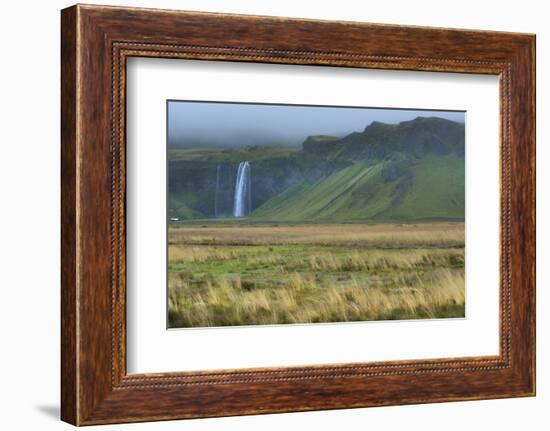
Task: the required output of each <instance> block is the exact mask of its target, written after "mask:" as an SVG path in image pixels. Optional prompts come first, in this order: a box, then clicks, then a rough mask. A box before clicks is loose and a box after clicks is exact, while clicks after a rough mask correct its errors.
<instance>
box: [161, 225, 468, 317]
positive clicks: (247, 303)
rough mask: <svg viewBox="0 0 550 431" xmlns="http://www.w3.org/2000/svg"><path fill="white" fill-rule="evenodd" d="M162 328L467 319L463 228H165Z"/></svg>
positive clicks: (330, 226)
mask: <svg viewBox="0 0 550 431" xmlns="http://www.w3.org/2000/svg"><path fill="white" fill-rule="evenodd" d="M168 241H169V247H168V262H169V263H168V320H169V322H168V323H169V327H171V328H178V327H212V326H231V325H259V324H282V323H319V322H351V321H364V320H395V319H422V318H446V317H463V316H464V293H465V292H464V224H463V223H424V224H406V225H401V224H377V225H368V224H339V225H254V224H228V225H221V224H203V225H176V226H170V227H169V231H168Z"/></svg>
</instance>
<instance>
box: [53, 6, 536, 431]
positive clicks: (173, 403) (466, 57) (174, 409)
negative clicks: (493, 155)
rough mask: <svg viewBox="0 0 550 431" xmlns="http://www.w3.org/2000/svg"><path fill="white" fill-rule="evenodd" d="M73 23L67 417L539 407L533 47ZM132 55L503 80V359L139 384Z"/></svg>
mask: <svg viewBox="0 0 550 431" xmlns="http://www.w3.org/2000/svg"><path fill="white" fill-rule="evenodd" d="M61 16H62V26H61V48H62V61H61V71H62V93H61V106H62V112H61V121H62V135H61V136H62V150H61V160H62V165H61V169H62V181H61V188H62V218H61V221H62V247H61V249H62V297H61V305H62V325H61V339H62V345H61V352H62V364H61V365H62V373H61V374H62V378H61V388H62V391H61V417H62V419H63V420H65V421H67V422H70V423H72V424H75V425H88V424H101V423H113V422H135V421H148V420H162V419H177V418H193V417H209V416H228V415H240V414H256V413H273V412H288V411H306V410H320V409H337V408H351V407H366V406H381V405H389V404H411V403H425V402H441V401H451V400H472V399H481V398H501V397H512V396H531V395H534V393H535V36H534V35H528V34H512V33H500V32H487V31H469V30H468V31H466V30H449V29H438V28H423V27H402V26H391V25H376V24H362V23H353V22H330V21H313V20H296V19H286V18H274V17H254V16H241V15H220V14H211V13H195V12H178V11H167V10H153V9H150V10H148V9H133V8H119V7H103V6H82V5H77V6H73V7H70V8H68V9H65V10H63V11H62V14H61ZM205 29H208V31H205ZM129 56H145V57H165V58H185V59H199V60H224V61H241V62H243V61H244V62H258V63H260V62H262V63H287V64H301V65H331V66H346V67H358V68H376V69H404V70H419V71H444V72H463V73H482V74H494V75H498V76H499V77H500V106H501V113H500V116H501V220H500V224H501V283H500V284H501V285H500V288H501V301H500V304H501V307H500V316H501V319H500V320H501V331H500V336H501V342H500V354H499V355H498V356H495V357H465V358H444V359H438V360H423V361H400V362H381V363H362V364H357V363H354V364H339V365H327V366H304V367H293V368H266V369H242V370H227V371H221V372H220V371H208V370H206V371H203V372H181V373H160V374H140V375H136V374H131V375H128V374H127V373H126V366H125V363H126V361H125V355H126V352H125V334H126V330H125V289H126V285H125V187H126V183H125V182H126V176H125V151H126V150H125V97H126V95H125V82H126V81H125V76H126V70H125V64H126V59H127V58H128V57H129Z"/></svg>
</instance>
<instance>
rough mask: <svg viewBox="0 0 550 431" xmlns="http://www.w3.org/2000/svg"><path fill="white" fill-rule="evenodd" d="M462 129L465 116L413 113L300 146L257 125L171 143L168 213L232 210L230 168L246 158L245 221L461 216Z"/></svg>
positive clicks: (183, 215) (196, 215) (190, 215)
mask: <svg viewBox="0 0 550 431" xmlns="http://www.w3.org/2000/svg"><path fill="white" fill-rule="evenodd" d="M322 132H323V131H322ZM464 132H465V130H464V123H462V122H457V121H452V120H449V119H445V118H440V117H422V116H419V117H417V118H415V119H412V120H408V121H402V122H399V123H398V124H388V123H384V122H380V121H373V122H370V123H368V125H365V126H364V127H363V129H362V130H357V131H353V132H351V133H348V134H346V135H344V136H334V135H328V134H326V133H319V134H312V135H310V136H307V137H305V139H303V141H302V142H301V145H299V146H296V145H294V144H290V143H289V142H290V141H288V140H287V141H282V142H280V141H278V140H277V138H276V137H275V136H271V135H270V136H269V137H267V136H264V137H261V138H260V137H258V136H256V135H257V133H256V132H254V133H251V134H249V136H248V138H247V139H248V140H244V141H243V140H240V141H239V142H240V143H239V144H238V145H237V144H236V143H232V141H231V139H229V138H228V141H227V142H225V143H223V144H224V148H219V147H218V148H216V147H217V145H212V139H211V138H209V142H206V143H205V142H203V143H202V144H201V143H198V142H197V143H196V144H194V145H191V146H184V147H180V148H177V146H171V147H169V150H168V163H169V167H168V175H169V178H168V192H169V193H168V213H169V217H172V218H178V219H180V220H185V219H205V218H214V217H216V216H217V217H220V216H230V215H231V204H232V193H233V190H234V187H235V179H234V178H235V176H236V172H237V168H238V165H239V163H240V162H243V161H248V162H250V182H251V190H252V193H251V213H250V214H249V219H250V220H258V221H262V220H264V221H273V222H277V221H296V222H300V221H319V222H337V221H338V222H341V221H364V220H378V221H386V220H387V221H390V220H403V221H413V220H431V219H438V220H440V219H447V220H463V219H464V152H465V145H464ZM203 138H204V136H203ZM197 139H199V138H197ZM245 141H246V142H247V145H243V142H245ZM221 144H222V143H220V145H221ZM220 172H221V174H220ZM220 175H221V177H220Z"/></svg>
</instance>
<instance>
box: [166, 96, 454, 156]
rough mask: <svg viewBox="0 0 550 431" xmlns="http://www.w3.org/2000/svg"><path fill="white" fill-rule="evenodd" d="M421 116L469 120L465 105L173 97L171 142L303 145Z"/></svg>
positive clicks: (183, 145)
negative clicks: (395, 105) (249, 101)
mask: <svg viewBox="0 0 550 431" xmlns="http://www.w3.org/2000/svg"><path fill="white" fill-rule="evenodd" d="M416 117H441V118H446V119H449V120H453V121H459V122H464V120H465V113H464V112H463V111H430V110H409V109H379V108H342V107H324V106H301V105H268V104H244V103H219V102H188V101H169V102H168V146H169V147H179V148H186V147H197V146H202V145H207V146H223V147H241V146H249V145H274V144H278V145H288V146H296V145H300V144H301V143H302V142H303V141H304V140H305V139H306V138H307V137H308V136H310V135H334V136H345V135H347V134H349V133H351V132H356V131H363V130H364V129H365V127H366V126H368V125H369V124H370V123H371V122H373V121H381V122H384V123H399V122H401V121H407V120H412V119H414V118H416Z"/></svg>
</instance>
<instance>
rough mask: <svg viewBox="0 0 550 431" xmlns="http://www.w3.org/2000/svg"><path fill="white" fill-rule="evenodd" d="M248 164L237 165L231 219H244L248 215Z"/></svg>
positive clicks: (245, 162)
mask: <svg viewBox="0 0 550 431" xmlns="http://www.w3.org/2000/svg"><path fill="white" fill-rule="evenodd" d="M250 202H251V190H250V162H247V161H244V162H241V163H239V169H238V170H237V178H236V180H235V194H234V198H233V217H244V216H246V215H248V213H250Z"/></svg>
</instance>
